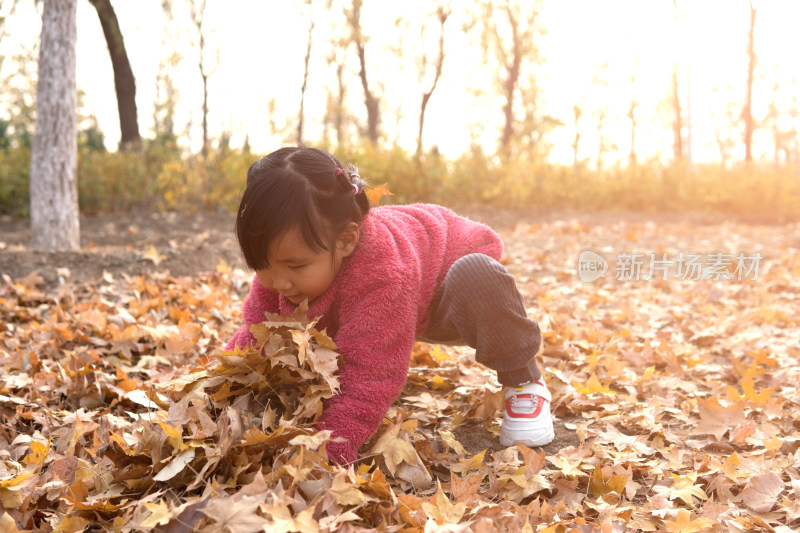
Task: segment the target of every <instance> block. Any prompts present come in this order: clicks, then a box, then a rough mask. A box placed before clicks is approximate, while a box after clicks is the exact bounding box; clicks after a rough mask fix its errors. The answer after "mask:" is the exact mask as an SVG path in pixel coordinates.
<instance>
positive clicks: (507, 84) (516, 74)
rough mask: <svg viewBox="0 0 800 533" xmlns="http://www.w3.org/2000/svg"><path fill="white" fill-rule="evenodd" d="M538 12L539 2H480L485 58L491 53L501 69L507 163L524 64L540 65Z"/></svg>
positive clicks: (502, 143)
mask: <svg viewBox="0 0 800 533" xmlns="http://www.w3.org/2000/svg"><path fill="white" fill-rule="evenodd" d="M539 11H540V6H539V2H531V3H527V2H525V3H522V4H517V3H514V4H513V5H512V3H511V0H505V2H500V1H498V0H489V1H487V2H484V3H483V18H482V23H483V24H482V38H481V41H482V45H483V49H484V55H489V54H493V55H494V57H495V59H496V60H497V62H498V64H499V66H500V69H499V71H498V74H497V80H496V81H497V82H498V85H499V86H500V92H501V94H502V96H503V99H504V104H503V118H504V123H503V128H502V133H501V135H500V147H499V151H500V154H501V155H502V156H503V157H504V158H505V159H506V160H508V159H509V158H510V157H511V141H512V138H513V137H514V133H515V131H514V130H515V124H516V122H517V120H516V118H515V113H514V110H515V100H516V98H517V93H518V92H519V90H520V83H519V80H520V75H521V73H522V70H523V67H524V66H525V65H526V64H527V63H533V64H539V63H541V57H540V56H539V49H538V46H537V36H538V35H539V34H540V33H541V28H540V27H539V25H538V24H537V21H538V15H539ZM534 79H535V77H534ZM534 90H535V88H534Z"/></svg>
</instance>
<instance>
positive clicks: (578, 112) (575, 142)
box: [572, 104, 583, 172]
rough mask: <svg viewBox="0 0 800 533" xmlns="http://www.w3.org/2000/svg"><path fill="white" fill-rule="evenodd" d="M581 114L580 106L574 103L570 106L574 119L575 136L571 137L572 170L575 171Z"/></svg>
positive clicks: (579, 140)
mask: <svg viewBox="0 0 800 533" xmlns="http://www.w3.org/2000/svg"><path fill="white" fill-rule="evenodd" d="M582 115H583V109H582V108H581V106H579V105H577V104H575V105H573V106H572V116H573V119H574V121H575V122H574V124H575V137H573V139H572V171H573V172H575V171H577V170H578V148H579V147H580V142H581V129H580V121H581V116H582Z"/></svg>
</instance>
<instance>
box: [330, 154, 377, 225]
mask: <svg viewBox="0 0 800 533" xmlns="http://www.w3.org/2000/svg"><path fill="white" fill-rule="evenodd" d="M336 178H337V179H338V180H339V182H340V183H341V184H342V185H341V186H342V188H343V192H342V194H349V195H353V200H354V203H355V208H356V209H355V212H354V217H353V218H354V219H355V220H359V221H360V220H362V219H363V218H364V217H365V216H366V215H367V212H368V211H369V208H370V205H369V198H368V197H367V187H369V184H368V183H367V181H366V180H364V179H363V178H362V177H361V176H360V175H359V173H358V168H357V167H356V166H355V165H352V164H351V165H348V166H347V168H346V169H344V168H341V167H337V168H336Z"/></svg>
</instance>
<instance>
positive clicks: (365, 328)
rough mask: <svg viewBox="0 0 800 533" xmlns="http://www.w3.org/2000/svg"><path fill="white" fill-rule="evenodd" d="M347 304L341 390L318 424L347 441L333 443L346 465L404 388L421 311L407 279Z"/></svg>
mask: <svg viewBox="0 0 800 533" xmlns="http://www.w3.org/2000/svg"><path fill="white" fill-rule="evenodd" d="M359 292H360V294H359V295H358V296H357V297H356V298H355V299H354V300H353V301H352V302H349V304H348V303H346V302H343V303H345V305H346V307H344V308H343V309H342V310H341V314H340V317H341V319H342V322H341V324H340V327H339V331H338V333H337V335H336V339H335V342H336V345H337V347H338V348H339V353H341V354H342V359H343V363H342V368H340V370H339V374H338V375H339V381H340V384H341V389H340V392H339V394H338V395H337V396H335V397H333V398H331V399H329V400H327V401H326V403H325V407H324V409H323V412H322V417H321V418H320V421H319V424H318V428H319V429H329V430H332V431H333V437H334V438H335V437H343V438H344V439H347V440H346V442H329V443H328V444H327V451H328V456H329V457H330V459H331V460H333V461H335V462H337V463H340V464H346V463H351V462H353V461H355V460H356V459H357V458H358V449H359V447H360V446H361V445H362V444H363V443H364V441H366V440H367V439H368V438H369V437H370V436H371V435H372V434H373V433H374V432H375V430H376V429H378V426H379V425H380V423H381V420H383V417H384V416H385V415H386V412H387V411H388V410H389V406H391V404H392V402H394V401H395V400H396V399H397V397H398V396H399V395H400V393H401V392H402V390H403V386H404V385H405V382H406V377H407V375H408V365H409V357H410V355H411V347H412V345H413V344H414V335H415V327H416V319H417V316H416V310H415V305H414V303H413V300H412V298H411V296H410V294H409V293H411V292H413V291H409V290H407V289H405V290H404V284H402V283H401V282H397V281H396V282H394V283H383V284H381V286H379V287H375V288H373V289H372V290H367V291H366V292H363V291H359Z"/></svg>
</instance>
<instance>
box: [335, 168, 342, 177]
mask: <svg viewBox="0 0 800 533" xmlns="http://www.w3.org/2000/svg"><path fill="white" fill-rule="evenodd" d="M342 172H343V171H342V169H341V168H339V167H336V175H337V176H341V175H342Z"/></svg>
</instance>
